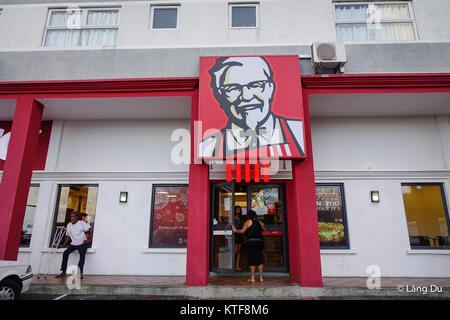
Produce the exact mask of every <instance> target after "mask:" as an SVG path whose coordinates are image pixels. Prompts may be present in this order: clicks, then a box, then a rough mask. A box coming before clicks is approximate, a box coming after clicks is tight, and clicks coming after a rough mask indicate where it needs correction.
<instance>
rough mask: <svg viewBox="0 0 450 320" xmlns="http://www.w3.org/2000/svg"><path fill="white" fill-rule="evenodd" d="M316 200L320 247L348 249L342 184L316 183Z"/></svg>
mask: <svg viewBox="0 0 450 320" xmlns="http://www.w3.org/2000/svg"><path fill="white" fill-rule="evenodd" d="M316 200H317V216H318V219H319V238H320V248H321V249H332V248H339V249H348V248H349V241H348V234H347V221H346V217H345V205H344V186H343V185H342V184H317V185H316Z"/></svg>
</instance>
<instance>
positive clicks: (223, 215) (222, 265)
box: [212, 182, 235, 273]
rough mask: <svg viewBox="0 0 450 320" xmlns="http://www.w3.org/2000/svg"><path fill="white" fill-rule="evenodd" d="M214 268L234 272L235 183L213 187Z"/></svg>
mask: <svg viewBox="0 0 450 320" xmlns="http://www.w3.org/2000/svg"><path fill="white" fill-rule="evenodd" d="M212 204H213V206H212V208H213V212H212V248H213V252H212V266H213V268H212V269H213V271H215V272H225V273H231V272H233V271H234V269H235V268H234V264H235V262H234V259H235V256H234V237H233V231H232V229H231V227H232V225H233V223H234V183H233V182H228V183H221V184H217V185H215V186H214V187H213V194H212Z"/></svg>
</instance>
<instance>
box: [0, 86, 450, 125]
mask: <svg viewBox="0 0 450 320" xmlns="http://www.w3.org/2000/svg"><path fill="white" fill-rule="evenodd" d="M38 101H39V102H41V103H42V104H44V106H45V108H44V115H43V118H44V120H109V119H127V120H132V119H190V117H191V115H190V114H191V98H190V97H184V96H179V97H135V98H69V99H64V98H61V99H60V98H58V99H53V98H52V99H38ZM309 105H310V115H311V117H313V118H319V117H397V116H402V117H408V116H429V115H450V93H448V92H444V93H384V94H312V95H310V96H309ZM14 109H15V100H13V99H0V121H9V120H12V119H13V115H14Z"/></svg>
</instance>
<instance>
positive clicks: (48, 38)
mask: <svg viewBox="0 0 450 320" xmlns="http://www.w3.org/2000/svg"><path fill="white" fill-rule="evenodd" d="M118 30H119V10H118V9H91V8H89V9H75V10H72V9H67V10H66V9H63V10H50V12H49V15H48V19H47V28H46V32H45V39H44V46H46V47H101V46H115V45H116V41H117V33H118Z"/></svg>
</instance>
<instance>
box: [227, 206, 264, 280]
mask: <svg viewBox="0 0 450 320" xmlns="http://www.w3.org/2000/svg"><path fill="white" fill-rule="evenodd" d="M247 217H248V220H247V221H245V223H244V225H243V226H242V229H237V228H236V227H235V226H233V227H232V229H233V231H234V232H236V233H238V234H244V233H245V235H246V238H247V241H246V246H247V252H248V264H249V265H250V271H251V272H252V277H251V278H250V280H249V281H251V282H255V271H256V267H258V271H259V281H260V282H263V281H264V280H263V269H264V265H263V251H264V237H263V234H262V233H263V231H265V230H266V229H265V228H264V224H263V223H262V222H261V221H259V220H258V216H257V215H256V212H255V211H253V210H250V211H249V212H248V215H247Z"/></svg>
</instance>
